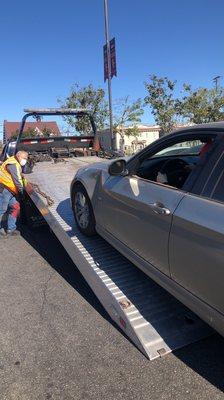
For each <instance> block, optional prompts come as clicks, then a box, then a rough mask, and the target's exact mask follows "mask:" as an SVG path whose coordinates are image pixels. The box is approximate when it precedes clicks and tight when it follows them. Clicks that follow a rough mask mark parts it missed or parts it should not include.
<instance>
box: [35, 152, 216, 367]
mask: <svg viewBox="0 0 224 400" xmlns="http://www.w3.org/2000/svg"><path fill="white" fill-rule="evenodd" d="M85 162H87V161H86V160H85V159H84V158H82V159H80V160H78V159H77V158H76V159H74V160H70V161H68V162H66V163H65V164H63V163H60V164H57V165H55V164H49V163H46V162H43V163H40V164H37V165H36V166H35V169H34V172H33V173H32V175H30V176H29V180H30V182H31V183H35V184H37V185H38V186H39V187H40V188H41V190H42V191H43V192H44V193H46V195H48V196H50V197H51V198H52V199H53V201H54V204H53V205H52V206H51V207H47V206H46V203H45V201H44V199H43V197H42V196H40V195H39V194H37V193H36V192H34V193H32V194H30V197H31V199H32V201H33V202H34V204H35V205H36V207H37V208H38V210H39V211H40V213H41V214H42V216H43V217H44V218H45V220H46V222H47V223H48V225H49V226H50V228H51V230H52V231H53V232H54V234H55V235H56V236H57V238H58V239H59V241H60V242H61V244H62V245H63V247H64V249H65V250H66V251H67V253H68V254H69V255H70V257H71V259H72V260H73V262H74V264H75V265H76V267H77V268H78V269H79V271H80V272H81V274H82V275H83V276H84V278H85V280H86V281H87V283H88V284H89V286H90V287H91V289H92V290H93V292H94V293H95V295H96V296H97V298H98V299H99V301H100V302H101V304H102V305H103V307H104V308H105V309H106V311H107V312H108V314H109V315H110V317H111V318H112V320H114V321H115V322H116V323H117V325H118V326H119V327H120V328H121V329H122V330H123V331H124V333H125V335H126V336H127V337H128V338H129V339H130V340H131V341H132V342H133V343H134V344H135V345H136V346H137V347H138V348H139V350H140V351H141V352H142V353H143V354H144V355H145V356H146V357H147V358H149V359H150V360H153V359H155V358H157V357H161V356H163V355H165V354H167V353H169V352H171V351H173V350H175V349H178V348H181V347H183V346H186V345H188V344H190V343H193V342H195V341H197V340H199V339H201V338H204V337H207V336H209V335H210V334H211V333H212V332H213V331H212V329H211V328H210V327H208V326H207V325H206V324H205V323H204V322H202V321H201V320H200V319H199V318H198V317H197V316H196V315H195V314H194V313H192V312H191V311H190V310H189V309H187V308H186V307H185V306H184V305H182V304H181V303H180V302H179V301H177V300H176V299H175V298H174V297H173V296H171V295H170V294H169V293H168V292H166V291H165V290H164V289H163V288H161V287H160V286H159V285H157V284H156V283H155V282H154V281H153V280H151V279H150V278H148V277H147V276H146V275H145V274H144V273H143V272H141V271H140V270H139V269H137V268H136V267H135V266H134V265H133V264H132V263H131V262H129V261H128V260H127V259H126V258H125V257H123V256H122V255H121V254H120V253H118V252H117V251H116V250H115V249H114V248H113V247H112V246H111V245H110V244H108V243H107V242H106V241H105V240H104V239H102V238H101V237H99V236H96V237H92V238H87V237H85V236H83V235H82V234H81V233H80V232H79V231H78V229H77V227H76V225H75V221H74V218H73V213H72V209H71V206H70V199H69V197H70V196H69V188H70V182H71V181H72V179H73V177H74V174H75V172H76V170H77V169H78V168H79V167H80V164H81V165H83V163H85Z"/></svg>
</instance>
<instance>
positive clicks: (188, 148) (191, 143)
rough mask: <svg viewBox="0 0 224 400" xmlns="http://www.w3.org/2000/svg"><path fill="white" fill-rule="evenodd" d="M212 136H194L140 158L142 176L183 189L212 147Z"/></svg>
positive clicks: (138, 171)
mask: <svg viewBox="0 0 224 400" xmlns="http://www.w3.org/2000/svg"><path fill="white" fill-rule="evenodd" d="M212 145H213V139H212V138H211V136H209V135H208V136H206V135H205V136H203V138H202V136H199V137H198V138H197V137H196V138H195V137H194V139H192V140H183V139H182V141H179V142H177V143H174V144H172V145H169V146H167V147H165V148H162V149H161V150H159V151H157V152H156V153H154V154H151V155H150V156H149V157H147V156H146V157H145V158H144V159H143V160H140V162H139V165H138V167H137V171H136V175H137V176H139V177H140V178H143V179H147V180H150V181H154V182H156V183H161V184H167V185H169V186H173V187H175V188H178V189H182V188H183V186H184V184H185V182H186V181H187V179H188V178H189V176H190V175H191V173H192V171H194V169H195V167H196V166H197V164H198V162H199V161H200V160H201V159H202V157H203V156H204V155H206V153H208V152H209V150H210V149H211V148H212Z"/></svg>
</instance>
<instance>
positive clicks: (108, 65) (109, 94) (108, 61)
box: [104, 0, 116, 150]
mask: <svg viewBox="0 0 224 400" xmlns="http://www.w3.org/2000/svg"><path fill="white" fill-rule="evenodd" d="M104 20H105V37H106V46H107V71H108V79H107V80H108V98H109V114H110V137H111V148H112V149H114V150H115V147H116V145H115V137H114V132H113V110H112V90H111V54H110V37H109V18H108V2H107V0H104Z"/></svg>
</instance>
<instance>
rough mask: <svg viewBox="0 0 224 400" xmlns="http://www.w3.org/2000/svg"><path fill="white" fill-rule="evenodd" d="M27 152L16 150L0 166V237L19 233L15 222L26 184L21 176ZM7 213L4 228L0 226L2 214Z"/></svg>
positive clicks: (0, 224)
mask: <svg viewBox="0 0 224 400" xmlns="http://www.w3.org/2000/svg"><path fill="white" fill-rule="evenodd" d="M27 159H28V153H27V152H25V151H18V152H17V153H16V155H15V156H13V157H9V158H8V159H7V160H6V161H4V162H3V164H2V165H1V166H0V237H6V236H11V235H19V234H20V232H19V231H18V230H17V226H16V222H17V219H18V216H19V213H20V201H21V198H22V196H23V194H24V189H25V186H26V184H27V182H26V180H25V179H24V178H23V174H22V167H23V166H25V164H26V163H27ZM6 213H7V214H8V219H7V228H6V230H5V229H4V228H3V226H2V222H3V221H2V220H3V216H4V214H6Z"/></svg>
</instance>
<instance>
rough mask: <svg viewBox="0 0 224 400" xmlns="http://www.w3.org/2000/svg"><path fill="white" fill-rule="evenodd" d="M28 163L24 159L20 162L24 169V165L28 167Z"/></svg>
mask: <svg viewBox="0 0 224 400" xmlns="http://www.w3.org/2000/svg"><path fill="white" fill-rule="evenodd" d="M26 163H27V160H25V158H23V159H22V160H21V161H20V165H21V167H24V165H26Z"/></svg>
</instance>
